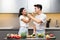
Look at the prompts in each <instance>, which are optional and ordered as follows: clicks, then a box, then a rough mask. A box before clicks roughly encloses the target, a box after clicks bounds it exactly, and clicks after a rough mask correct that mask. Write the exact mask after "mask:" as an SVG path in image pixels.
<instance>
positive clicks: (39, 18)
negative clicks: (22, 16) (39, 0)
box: [28, 4, 46, 30]
mask: <svg viewBox="0 0 60 40" xmlns="http://www.w3.org/2000/svg"><path fill="white" fill-rule="evenodd" d="M34 7H35V12H36V13H37V15H36V16H35V17H33V16H32V15H30V14H28V17H30V18H31V19H32V20H33V21H34V24H35V26H36V30H38V29H44V28H45V22H46V15H45V14H43V13H42V5H40V4H36V5H34Z"/></svg>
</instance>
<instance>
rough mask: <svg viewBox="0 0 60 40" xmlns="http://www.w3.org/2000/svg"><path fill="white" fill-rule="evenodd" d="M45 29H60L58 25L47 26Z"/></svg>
mask: <svg viewBox="0 0 60 40" xmlns="http://www.w3.org/2000/svg"><path fill="white" fill-rule="evenodd" d="M45 29H60V27H49V28H45Z"/></svg>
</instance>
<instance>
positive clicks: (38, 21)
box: [28, 14, 42, 24]
mask: <svg viewBox="0 0 60 40" xmlns="http://www.w3.org/2000/svg"><path fill="white" fill-rule="evenodd" d="M28 17H29V18H31V19H32V20H34V21H35V22H37V23H38V24H39V23H42V21H41V20H39V19H36V18H34V17H33V16H32V15H31V14H28Z"/></svg>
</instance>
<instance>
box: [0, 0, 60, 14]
mask: <svg viewBox="0 0 60 40" xmlns="http://www.w3.org/2000/svg"><path fill="white" fill-rule="evenodd" d="M35 4H42V6H43V12H60V0H0V13H18V12H19V9H20V8H21V7H24V8H26V9H27V11H28V12H34V5H35Z"/></svg>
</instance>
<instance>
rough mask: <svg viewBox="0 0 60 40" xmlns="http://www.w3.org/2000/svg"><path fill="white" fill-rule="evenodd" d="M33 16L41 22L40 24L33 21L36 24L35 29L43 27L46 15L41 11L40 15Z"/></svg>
mask: <svg viewBox="0 0 60 40" xmlns="http://www.w3.org/2000/svg"><path fill="white" fill-rule="evenodd" d="M35 18H36V19H39V20H41V21H42V22H43V23H40V24H38V23H36V22H33V23H34V24H35V25H36V29H44V28H45V22H46V15H45V14H43V13H41V14H40V15H36V16H35Z"/></svg>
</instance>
